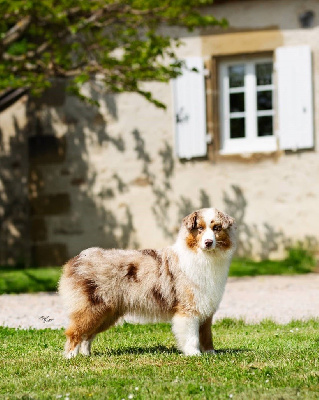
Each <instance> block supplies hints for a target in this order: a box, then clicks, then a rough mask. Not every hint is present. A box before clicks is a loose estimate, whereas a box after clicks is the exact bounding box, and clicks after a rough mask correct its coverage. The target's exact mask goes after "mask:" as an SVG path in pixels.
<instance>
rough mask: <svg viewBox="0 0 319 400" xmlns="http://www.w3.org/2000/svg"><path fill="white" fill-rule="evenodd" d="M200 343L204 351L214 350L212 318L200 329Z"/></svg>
mask: <svg viewBox="0 0 319 400" xmlns="http://www.w3.org/2000/svg"><path fill="white" fill-rule="evenodd" d="M199 342H200V346H201V349H202V350H203V351H208V350H214V346H213V339H212V317H210V318H207V320H206V321H204V322H203V323H202V324H201V325H200V327H199Z"/></svg>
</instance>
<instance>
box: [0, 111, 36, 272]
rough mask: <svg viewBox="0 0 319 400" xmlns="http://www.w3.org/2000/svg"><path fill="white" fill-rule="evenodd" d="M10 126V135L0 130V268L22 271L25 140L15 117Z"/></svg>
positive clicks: (24, 254) (25, 253) (25, 234)
mask: <svg viewBox="0 0 319 400" xmlns="http://www.w3.org/2000/svg"><path fill="white" fill-rule="evenodd" d="M12 124H13V126H14V131H15V134H14V135H12V136H11V135H10V137H9V134H8V133H6V132H5V131H1V130H0V165H1V167H0V265H15V266H16V267H18V266H19V267H23V266H25V265H27V264H28V263H29V259H30V252H29V247H30V243H29V218H28V210H29V206H28V196H27V195H28V187H27V176H28V174H27V171H28V165H27V151H26V136H25V131H24V130H22V129H20V127H19V122H18V120H17V118H16V117H15V116H13V117H12ZM4 129H5V128H4Z"/></svg>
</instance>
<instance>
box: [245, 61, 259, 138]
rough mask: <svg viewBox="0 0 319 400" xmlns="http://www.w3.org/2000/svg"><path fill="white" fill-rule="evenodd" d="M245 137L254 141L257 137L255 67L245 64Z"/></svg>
mask: <svg viewBox="0 0 319 400" xmlns="http://www.w3.org/2000/svg"><path fill="white" fill-rule="evenodd" d="M245 81H246V83H245V86H246V129H247V132H246V137H247V139H248V140H254V139H255V138H256V137H257V115H256V110H257V101H256V75H255V65H254V64H253V63H247V64H246V78H245Z"/></svg>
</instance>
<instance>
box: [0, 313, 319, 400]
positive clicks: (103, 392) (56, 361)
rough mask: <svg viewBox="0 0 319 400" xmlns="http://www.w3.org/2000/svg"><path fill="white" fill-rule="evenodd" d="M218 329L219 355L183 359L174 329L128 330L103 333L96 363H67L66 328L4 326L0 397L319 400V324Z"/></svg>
mask: <svg viewBox="0 0 319 400" xmlns="http://www.w3.org/2000/svg"><path fill="white" fill-rule="evenodd" d="M213 331H214V337H215V347H216V348H217V349H218V353H217V354H216V355H203V356H200V357H198V356H195V357H185V356H182V355H180V354H179V353H178V351H177V350H176V348H175V342H174V338H173V335H172V333H171V331H170V326H169V325H168V324H155V325H144V326H143V325H130V324H125V325H123V326H117V327H114V328H112V329H111V330H109V331H108V332H105V333H103V334H101V335H99V337H98V338H97V339H96V341H95V342H94V345H93V356H92V357H91V358H86V357H84V356H79V357H78V358H75V359H72V360H65V359H64V358H63V357H62V354H61V353H62V348H63V344H64V335H63V331H62V330H58V331H54V330H49V329H48V330H40V331H37V330H26V331H24V330H15V329H11V328H0V341H1V346H0V377H1V379H0V398H1V399H24V400H27V399H57V398H61V399H70V400H71V399H90V398H91V399H190V398H192V399H278V400H279V399H281V400H285V399H287V400H288V399H289V400H290V399H318V398H319V321H318V320H317V321H316V320H312V321H309V322H293V323H290V324H288V325H276V324H274V323H272V322H270V321H268V322H267V321H265V322H263V323H261V324H259V325H245V324H244V323H243V322H241V321H238V322H235V321H232V320H228V319H227V320H223V321H221V322H218V323H217V324H216V325H214V327H213Z"/></svg>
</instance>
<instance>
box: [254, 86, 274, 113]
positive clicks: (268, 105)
mask: <svg viewBox="0 0 319 400" xmlns="http://www.w3.org/2000/svg"><path fill="white" fill-rule="evenodd" d="M257 110H259V111H262V110H272V90H267V91H262V92H257Z"/></svg>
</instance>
